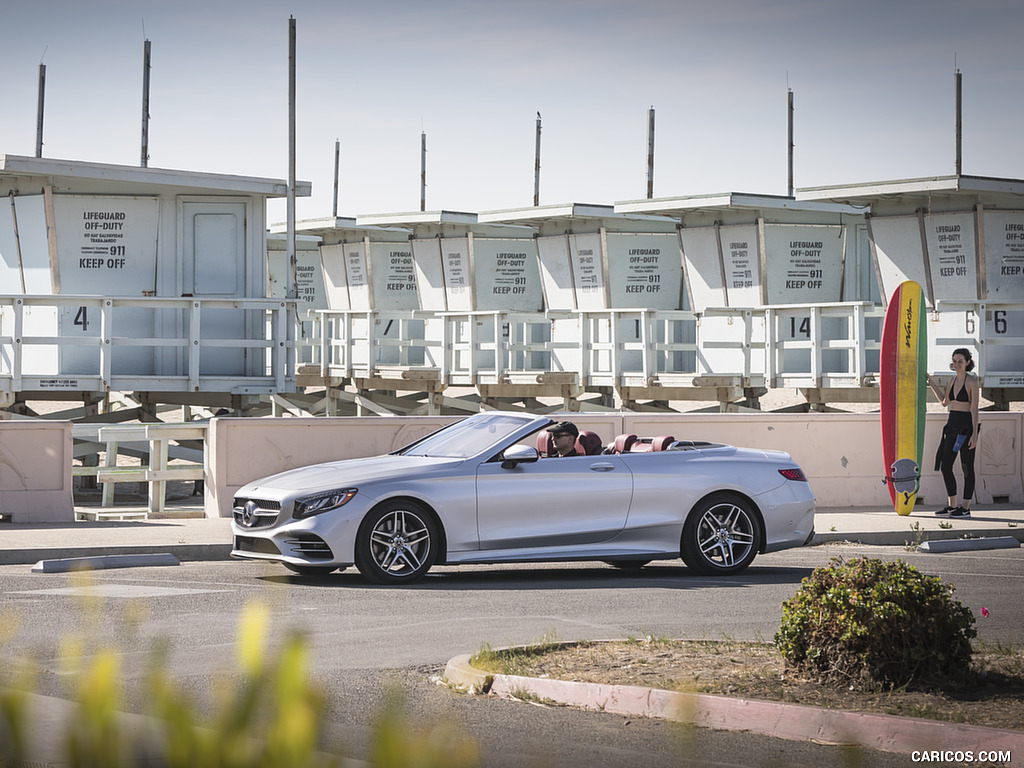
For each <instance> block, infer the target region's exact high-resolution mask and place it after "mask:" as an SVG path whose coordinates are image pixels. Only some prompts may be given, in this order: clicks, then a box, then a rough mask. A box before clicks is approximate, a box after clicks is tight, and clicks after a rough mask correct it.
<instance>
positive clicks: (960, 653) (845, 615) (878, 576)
mask: <svg viewBox="0 0 1024 768" xmlns="http://www.w3.org/2000/svg"><path fill="white" fill-rule="evenodd" d="M953 591H954V590H953V587H952V586H951V585H946V584H943V582H942V580H941V579H939V578H938V577H935V576H925V575H923V574H921V573H920V572H919V571H918V570H917V569H916V568H914V567H913V566H911V565H907V564H906V563H904V562H902V561H898V560H897V561H892V562H885V561H882V560H879V559H872V558H854V559H852V560H850V561H847V562H843V561H842V560H841V559H840V558H833V559H832V561H831V563H830V564H829V565H828V566H827V567H823V568H816V569H815V570H814V572H813V573H812V574H811V575H810V577H808V578H806V579H804V580H803V582H802V584H801V586H800V588H799V589H798V590H797V592H796V594H795V595H794V596H793V597H792V598H791V599H790V600H787V601H786V602H784V603H783V604H782V611H783V612H782V624H781V626H780V627H779V631H778V632H777V633H776V634H775V645H776V647H778V649H779V651H780V652H781V653H782V656H783V658H784V659H785V661H786V664H787V666H789V667H791V668H795V669H797V670H799V671H801V672H803V673H805V674H808V675H809V676H810V677H811V678H812V679H816V680H818V681H820V682H824V683H829V684H843V685H849V684H854V685H884V686H906V685H915V684H931V683H946V682H958V681H960V680H962V679H964V677H965V676H966V675H967V674H968V673H969V667H970V662H971V653H972V648H971V640H972V639H973V638H974V637H975V636H976V635H977V633H976V631H975V629H974V616H973V615H972V613H971V611H970V610H969V609H967V608H965V607H964V606H963V605H962V604H961V603H960V602H959V601H957V600H955V599H954V598H953Z"/></svg>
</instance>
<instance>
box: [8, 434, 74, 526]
mask: <svg viewBox="0 0 1024 768" xmlns="http://www.w3.org/2000/svg"><path fill="white" fill-rule="evenodd" d="M72 457H73V449H72V439H71V422H70V421H0V517H2V518H3V519H4V520H6V521H9V522H13V523H62V522H74V519H75V506H74V500H73V498H72V492H71V463H72Z"/></svg>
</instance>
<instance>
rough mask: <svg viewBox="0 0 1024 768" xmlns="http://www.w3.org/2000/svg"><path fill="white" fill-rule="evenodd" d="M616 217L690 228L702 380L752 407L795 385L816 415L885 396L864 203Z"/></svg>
mask: <svg viewBox="0 0 1024 768" xmlns="http://www.w3.org/2000/svg"><path fill="white" fill-rule="evenodd" d="M615 210H616V211H619V212H622V213H632V214H639V213H647V214H656V215H661V216H668V217H671V218H672V219H674V220H675V221H676V222H677V224H678V235H679V247H680V249H681V254H682V261H683V267H684V278H685V279H684V282H685V287H686V298H687V306H688V307H689V308H692V310H693V312H694V313H696V315H697V317H698V325H697V354H698V368H699V375H698V376H697V377H696V379H695V384H697V385H698V386H700V387H707V386H719V387H731V388H738V387H742V388H743V389H744V391H745V392H747V394H748V399H753V397H756V396H758V395H759V394H764V393H765V391H766V388H795V389H798V390H800V391H801V392H802V393H803V395H804V396H805V398H806V400H807V402H808V403H809V404H811V405H813V406H815V407H823V406H824V404H825V403H827V402H834V401H860V400H868V401H871V400H877V399H878V394H877V388H876V386H877V385H876V382H875V381H874V377H875V375H876V374H877V372H878V345H879V342H880V340H881V326H880V322H881V313H880V312H878V311H876V310H875V306H876V304H877V302H878V291H877V288H875V286H874V273H873V270H872V269H871V261H870V253H869V248H868V238H867V232H866V227H865V216H864V214H865V212H866V210H867V209H866V208H865V207H864V206H857V205H849V204H843V203H838V202H828V201H827V202H820V201H797V200H796V199H794V198H792V197H783V196H775V195H758V194H748V193H740V192H728V193H721V194H710V195H696V196H689V197H673V198H657V199H644V200H631V201H623V202H618V203H616V204H615ZM723 395H728V391H727V390H726V391H723ZM751 396H753V397H751ZM718 399H719V400H721V401H724V400H726V399H727V398H726V397H720V398H718Z"/></svg>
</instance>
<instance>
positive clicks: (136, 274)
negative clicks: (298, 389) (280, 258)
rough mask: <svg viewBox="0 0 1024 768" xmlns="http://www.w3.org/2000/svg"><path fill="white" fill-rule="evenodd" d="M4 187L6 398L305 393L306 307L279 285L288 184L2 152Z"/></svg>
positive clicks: (2, 363) (251, 397) (175, 398)
mask: <svg viewBox="0 0 1024 768" xmlns="http://www.w3.org/2000/svg"><path fill="white" fill-rule="evenodd" d="M0 193H2V194H3V196H4V197H6V198H8V200H9V203H10V204H9V206H5V207H7V208H8V213H6V214H0V404H2V405H3V406H10V405H12V404H15V403H19V402H26V401H29V400H32V399H51V400H84V401H86V402H90V401H92V402H95V401H97V400H102V399H104V398H106V397H108V396H109V394H110V393H111V392H127V393H133V396H135V397H136V398H137V399H138V400H139V401H140V402H143V403H148V404H150V405H152V406H153V407H155V405H156V404H157V403H185V404H188V403H195V404H202V405H208V406H211V407H232V408H235V409H236V410H243V411H244V410H245V409H246V408H247V407H250V406H251V405H252V404H253V403H254V402H255V400H258V398H259V397H260V396H262V395H266V394H270V393H274V392H288V391H293V390H294V387H295V371H294V366H295V362H294V353H295V350H294V346H293V345H294V316H295V302H294V299H291V298H280V299H273V300H271V299H268V296H269V294H268V288H267V286H268V272H267V255H266V254H267V241H266V201H267V200H268V199H269V198H272V197H284V196H286V194H287V182H285V181H281V180H277V179H267V178H254V177H243V176H232V175H222V174H210V173H195V172H191V171H179V170H166V169H157V168H148V167H130V166H120V165H106V164H97V163H87V162H80V161H70V160H56V159H50V158H33V157H21V156H13V155H0ZM296 194H297V195H301V196H308V195H309V194H310V185H309V183H308V182H300V183H297V185H296ZM286 281H291V282H294V278H291V277H286ZM288 292H289V290H286V293H288Z"/></svg>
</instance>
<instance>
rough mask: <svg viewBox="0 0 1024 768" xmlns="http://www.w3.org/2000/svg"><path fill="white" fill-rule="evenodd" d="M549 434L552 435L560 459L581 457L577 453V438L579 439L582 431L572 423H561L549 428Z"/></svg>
mask: <svg viewBox="0 0 1024 768" xmlns="http://www.w3.org/2000/svg"><path fill="white" fill-rule="evenodd" d="M548 434H550V435H551V439H552V441H553V442H554V446H555V452H556V453H557V454H558V458H560V459H562V458H565V457H566V456H578V455H579V454H578V453H576V438H577V437H579V435H580V430H579V429H578V428H577V426H576V425H575V424H573V423H572V422H571V421H560V422H558V423H557V424H552V425H551V426H550V427H548Z"/></svg>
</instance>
